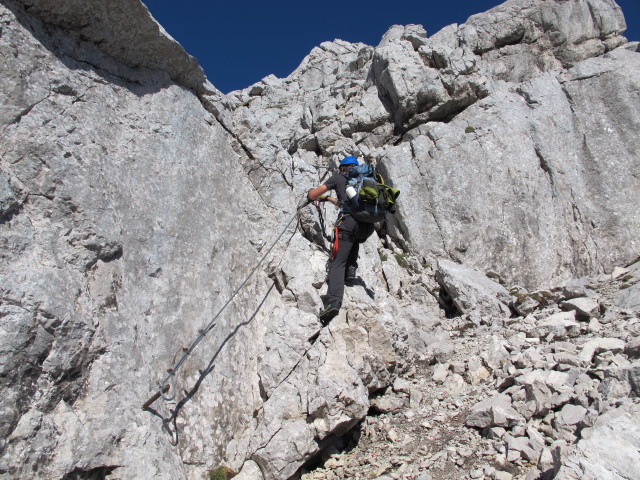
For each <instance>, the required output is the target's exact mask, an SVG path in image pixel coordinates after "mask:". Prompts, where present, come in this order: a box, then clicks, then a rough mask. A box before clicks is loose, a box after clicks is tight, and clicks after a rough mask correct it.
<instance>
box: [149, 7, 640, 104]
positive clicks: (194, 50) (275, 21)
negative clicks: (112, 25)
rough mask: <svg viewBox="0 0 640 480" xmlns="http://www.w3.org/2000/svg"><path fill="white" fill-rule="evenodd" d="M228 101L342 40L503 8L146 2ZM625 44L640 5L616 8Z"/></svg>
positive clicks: (430, 27)
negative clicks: (624, 22)
mask: <svg viewBox="0 0 640 480" xmlns="http://www.w3.org/2000/svg"><path fill="white" fill-rule="evenodd" d="M143 2H144V4H145V5H147V7H148V8H149V10H150V11H151V14H152V15H153V16H154V17H155V18H156V20H157V21H158V22H159V23H160V24H161V25H162V26H163V27H164V28H165V30H167V31H168V32H169V34H171V36H172V37H174V38H175V39H176V40H177V41H178V42H180V44H181V45H182V46H183V47H184V48H185V50H186V51H187V52H189V53H190V54H191V55H193V56H194V57H196V58H197V59H198V61H199V62H200V65H202V68H203V69H204V72H205V74H206V75H207V78H208V79H209V81H210V82H211V83H213V84H214V85H215V86H216V88H218V89H219V90H221V91H222V92H224V93H228V92H229V91H231V90H239V89H242V88H245V87H248V86H249V85H252V84H254V83H256V82H257V81H259V80H260V79H261V78H263V77H266V76H267V75H269V74H271V73H273V74H274V75H276V76H277V77H286V76H288V75H289V74H290V73H291V72H292V71H293V70H295V68H296V67H297V66H298V65H299V64H300V62H301V61H302V59H303V58H304V57H305V56H306V55H307V54H308V53H309V52H310V51H311V49H312V48H313V47H315V46H318V45H320V44H321V43H322V42H325V41H331V40H334V39H336V38H340V39H342V40H346V41H349V42H362V43H366V44H367V45H372V46H375V45H377V44H378V42H379V41H380V38H381V37H382V35H383V34H384V33H385V32H386V31H387V30H388V29H389V27H390V26H391V25H394V24H400V25H407V24H410V23H418V24H421V25H423V26H424V27H425V29H426V30H427V34H428V35H433V34H434V33H436V32H437V31H438V30H440V29H441V28H442V27H445V26H447V25H450V24H452V23H464V22H465V21H466V19H467V18H469V16H471V15H473V14H475V13H480V12H484V11H486V10H488V9H490V8H491V7H494V6H496V5H499V4H500V3H502V1H500V0H473V1H471V0H457V1H456V0H400V1H393V0H391V1H389V0H387V1H381V0H339V1H338V0H320V1H311V2H304V1H300V0H297V1H293V0H271V1H270V2H269V1H265V0H261V1H256V0H245V1H241V0H226V1H221V0H182V1H178V0H143ZM617 3H618V5H620V6H621V7H622V11H623V12H624V14H625V18H626V20H627V34H626V36H627V38H628V39H629V40H640V33H639V32H640V25H638V23H639V20H640V0H618V1H617Z"/></svg>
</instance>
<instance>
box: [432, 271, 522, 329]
mask: <svg viewBox="0 0 640 480" xmlns="http://www.w3.org/2000/svg"><path fill="white" fill-rule="evenodd" d="M436 279H437V280H438V282H439V283H440V284H441V285H442V288H444V289H445V290H446V291H447V293H448V294H449V296H450V297H451V300H452V301H453V303H454V304H455V306H456V308H457V310H458V311H459V312H460V313H469V312H472V311H473V312H476V313H478V314H479V315H482V316H484V317H488V318H493V317H496V318H499V319H502V318H504V317H505V316H508V315H509V314H510V310H509V307H508V304H509V302H510V301H511V297H510V295H509V292H507V290H506V289H505V288H504V287H503V286H502V285H500V284H499V283H496V282H494V281H493V280H490V279H489V278H488V277H487V276H486V275H483V274H482V273H480V272H478V271H476V270H473V269H471V268H468V267H466V266H464V265H460V264H457V263H454V262H451V261H449V260H444V259H441V260H439V261H438V267H437V269H436Z"/></svg>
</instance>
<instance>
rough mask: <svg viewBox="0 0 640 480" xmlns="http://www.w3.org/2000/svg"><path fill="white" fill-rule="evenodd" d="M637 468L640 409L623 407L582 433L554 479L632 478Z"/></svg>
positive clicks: (604, 479)
mask: <svg viewBox="0 0 640 480" xmlns="http://www.w3.org/2000/svg"><path fill="white" fill-rule="evenodd" d="M638 465H640V406H638V405H637V404H627V405H623V406H621V407H619V408H615V409H613V410H610V411H609V412H607V413H605V414H604V415H602V416H601V417H599V418H598V419H597V420H596V422H595V424H594V425H593V426H592V427H590V428H587V429H585V430H583V431H582V438H581V440H579V441H578V443H577V445H576V446H575V447H574V448H572V449H571V451H570V452H568V453H567V454H566V455H565V457H564V460H563V465H562V467H561V468H560V470H559V472H558V474H557V475H556V477H555V478H558V479H560V480H569V479H571V480H573V479H578V478H598V479H603V480H608V479H611V480H613V479H619V478H635V477H636V476H637V473H638Z"/></svg>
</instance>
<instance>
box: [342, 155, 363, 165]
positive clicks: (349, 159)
mask: <svg viewBox="0 0 640 480" xmlns="http://www.w3.org/2000/svg"><path fill="white" fill-rule="evenodd" d="M348 165H355V166H357V165H359V164H358V160H357V159H356V157H344V158H343V159H342V161H341V162H340V166H341V167H345V166H348Z"/></svg>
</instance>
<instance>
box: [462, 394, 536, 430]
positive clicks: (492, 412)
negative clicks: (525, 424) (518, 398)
mask: <svg viewBox="0 0 640 480" xmlns="http://www.w3.org/2000/svg"><path fill="white" fill-rule="evenodd" d="M522 421H524V418H523V417H522V415H520V414H519V413H518V412H516V411H515V410H514V409H513V407H512V406H511V398H510V397H509V396H508V395H504V394H503V395H498V396H496V397H493V398H490V399H489V400H485V401H483V402H479V403H477V404H475V405H474V406H473V409H472V410H471V412H470V413H469V415H468V416H467V419H466V420H465V424H466V425H468V426H470V427H478V428H487V427H494V426H498V427H513V426H514V425H516V424H518V423H520V422H522Z"/></svg>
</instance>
